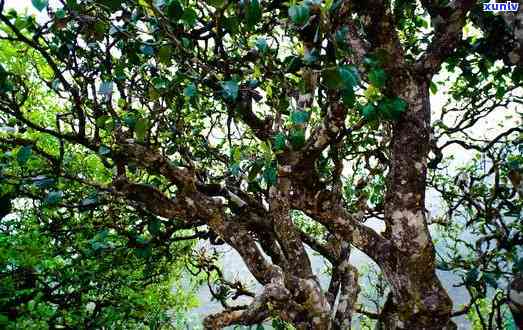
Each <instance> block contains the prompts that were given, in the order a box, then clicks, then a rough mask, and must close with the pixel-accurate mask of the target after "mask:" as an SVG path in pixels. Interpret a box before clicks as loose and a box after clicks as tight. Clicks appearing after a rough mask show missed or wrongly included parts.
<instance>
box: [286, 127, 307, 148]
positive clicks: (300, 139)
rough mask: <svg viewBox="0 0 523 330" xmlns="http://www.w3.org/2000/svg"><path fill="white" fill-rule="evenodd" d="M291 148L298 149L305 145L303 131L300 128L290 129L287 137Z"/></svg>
mask: <svg viewBox="0 0 523 330" xmlns="http://www.w3.org/2000/svg"><path fill="white" fill-rule="evenodd" d="M289 140H290V141H291V144H292V147H293V148H294V149H299V148H301V147H303V145H305V130H304V129H301V128H295V129H292V130H291V132H290V135H289Z"/></svg>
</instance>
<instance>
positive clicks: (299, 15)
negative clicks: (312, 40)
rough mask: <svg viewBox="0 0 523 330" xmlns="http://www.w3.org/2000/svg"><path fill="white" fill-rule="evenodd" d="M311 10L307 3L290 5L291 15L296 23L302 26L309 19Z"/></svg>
mask: <svg viewBox="0 0 523 330" xmlns="http://www.w3.org/2000/svg"><path fill="white" fill-rule="evenodd" d="M309 16H310V10H309V7H308V6H307V5H305V4H301V5H293V6H291V7H289V17H290V18H291V20H292V22H293V23H294V24H296V25H299V26H302V25H304V24H305V23H307V21H308V20H309Z"/></svg>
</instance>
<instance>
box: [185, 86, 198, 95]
mask: <svg viewBox="0 0 523 330" xmlns="http://www.w3.org/2000/svg"><path fill="white" fill-rule="evenodd" d="M183 95H184V96H187V97H189V98H192V97H195V96H196V95H198V91H197V90H196V85H194V83H191V84H189V85H187V86H186V87H185V88H184V89H183Z"/></svg>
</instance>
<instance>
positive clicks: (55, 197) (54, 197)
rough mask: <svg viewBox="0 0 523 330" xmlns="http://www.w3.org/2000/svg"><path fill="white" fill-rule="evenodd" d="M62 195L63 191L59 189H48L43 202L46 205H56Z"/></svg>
mask: <svg viewBox="0 0 523 330" xmlns="http://www.w3.org/2000/svg"><path fill="white" fill-rule="evenodd" d="M63 195H64V193H63V192H62V191H61V190H53V191H50V192H49V193H48V194H47V197H46V198H45V201H44V202H45V203H46V204H47V205H56V204H58V203H60V201H61V200H62V197H63Z"/></svg>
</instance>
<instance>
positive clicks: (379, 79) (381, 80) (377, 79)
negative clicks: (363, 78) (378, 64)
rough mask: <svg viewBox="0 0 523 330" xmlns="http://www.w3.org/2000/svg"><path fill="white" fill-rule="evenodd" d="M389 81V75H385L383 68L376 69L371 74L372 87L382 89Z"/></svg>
mask: <svg viewBox="0 0 523 330" xmlns="http://www.w3.org/2000/svg"><path fill="white" fill-rule="evenodd" d="M386 80H387V74H386V73H385V70H383V69H381V68H376V69H374V70H372V71H371V72H369V81H370V83H371V84H372V85H374V86H376V87H378V88H381V87H383V86H384V85H385V81H386Z"/></svg>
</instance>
